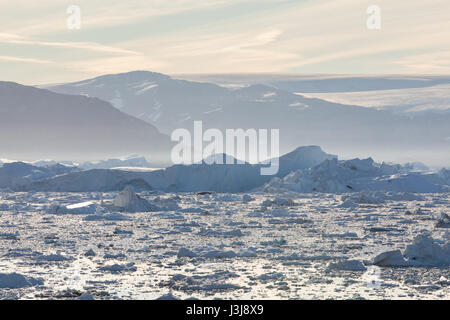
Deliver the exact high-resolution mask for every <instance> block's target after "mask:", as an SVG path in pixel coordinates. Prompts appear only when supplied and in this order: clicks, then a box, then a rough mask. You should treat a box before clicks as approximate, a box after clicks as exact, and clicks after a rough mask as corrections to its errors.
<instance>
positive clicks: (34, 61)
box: [0, 56, 51, 64]
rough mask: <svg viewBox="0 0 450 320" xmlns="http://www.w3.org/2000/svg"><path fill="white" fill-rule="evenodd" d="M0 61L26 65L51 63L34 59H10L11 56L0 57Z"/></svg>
mask: <svg viewBox="0 0 450 320" xmlns="http://www.w3.org/2000/svg"><path fill="white" fill-rule="evenodd" d="M0 61H10V62H26V63H39V64H42V63H51V61H49V60H41V59H34V58H22V57H12V56H0Z"/></svg>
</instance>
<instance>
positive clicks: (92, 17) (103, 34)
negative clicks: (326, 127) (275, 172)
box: [0, 0, 450, 84]
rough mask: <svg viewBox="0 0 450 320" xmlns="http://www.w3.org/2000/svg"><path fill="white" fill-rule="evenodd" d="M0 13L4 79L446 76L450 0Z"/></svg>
mask: <svg viewBox="0 0 450 320" xmlns="http://www.w3.org/2000/svg"><path fill="white" fill-rule="evenodd" d="M70 5H77V6H79V8H80V9H81V28H80V29H69V28H68V27H67V19H68V18H69V16H70V14H68V13H67V8H68V7H69V6H70ZM370 5H377V6H378V7H379V8H380V9H381V29H379V30H378V29H375V30H370V29H368V27H367V24H366V22H367V19H368V18H369V16H370V14H368V13H367V8H368V7H369V6H370ZM0 12H1V18H0V26H1V29H0V80H9V81H17V82H20V83H25V84H42V83H56V82H63V81H73V80H81V79H85V78H88V77H93V76H97V75H101V74H105V73H118V72H126V71H131V70H151V71H157V72H163V73H169V74H170V73H252V72H258V73H259V72H277V73H281V72H286V73H346V74H374V73H387V74H404V73H409V74H411V73H414V74H417V73H422V74H450V16H449V14H450V1H449V0H395V1H393V0H373V1H365V0H145V1H143V0H127V1H123V0H120V1H118V0H95V1H93V0H78V1H65V0H39V1H31V0H14V1H10V0H0Z"/></svg>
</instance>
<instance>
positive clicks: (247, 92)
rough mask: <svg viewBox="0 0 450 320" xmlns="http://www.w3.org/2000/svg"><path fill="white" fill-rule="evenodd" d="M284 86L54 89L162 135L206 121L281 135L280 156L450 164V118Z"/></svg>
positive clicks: (149, 80) (133, 75)
mask: <svg viewBox="0 0 450 320" xmlns="http://www.w3.org/2000/svg"><path fill="white" fill-rule="evenodd" d="M341 80H342V79H341ZM341 80H339V79H337V80H333V81H332V82H331V84H330V86H331V85H333V86H334V85H336V86H337V87H336V88H339V85H338V83H340V82H339V81H341ZM444 80H445V79H444ZM444 80H442V79H441V80H439V79H438V80H436V81H438V82H439V81H441V82H442V81H444ZM317 81H318V80H317ZM342 81H344V84H342V86H343V88H344V87H345V88H346V89H348V88H347V87H348V86H349V85H350V86H351V85H352V84H355V83H358V81H356V80H355V79H352V80H351V81H350V80H345V79H344V80H342ZM349 81H350V82H349ZM374 81H375V82H374ZM386 81H387V80H386ZM436 81H435V82H436ZM348 83H350V84H348ZM364 83H365V85H363V86H362V87H361V89H366V90H367V86H369V84H370V83H372V84H373V85H374V86H375V87H376V88H384V87H383V86H382V85H381V84H382V83H383V79H378V80H377V79H375V80H373V79H372V80H371V79H367V80H365V82H364ZM386 83H387V84H385V86H386V85H388V84H389V86H391V87H392V86H394V87H402V86H405V85H406V84H405V83H407V85H409V86H414V85H416V86H424V81H420V79H419V80H417V79H413V80H408V79H406V80H399V81H397V82H396V80H391V81H387V82H386ZM275 85H278V88H276V87H275ZM280 87H282V86H280V84H279V83H276V82H274V81H272V82H271V85H260V84H252V85H250V86H245V87H241V88H237V89H236V88H234V89H232V88H227V87H222V86H219V85H216V84H212V83H206V82H193V81H187V80H178V79H173V78H171V77H169V76H166V75H162V74H158V73H153V72H146V71H135V72H129V73H124V74H116V75H106V76H101V77H98V78H94V79H89V80H85V81H81V82H76V83H69V84H63V85H58V86H52V87H49V89H50V90H53V91H56V92H60V93H69V94H79V95H88V96H90V97H98V98H100V99H103V100H106V101H109V102H110V103H111V104H113V105H114V106H115V107H116V108H118V109H119V110H121V111H123V112H125V113H128V114H130V115H133V116H135V117H137V118H140V119H142V120H144V121H147V122H148V123H151V124H153V125H154V126H155V127H157V128H158V129H159V130H161V131H162V132H164V133H171V132H172V130H174V129H176V128H187V129H192V126H193V121H194V120H202V121H203V126H204V128H205V129H206V128H218V129H221V130H225V129H228V128H244V129H248V128H268V129H270V128H273V129H280V139H281V141H280V144H281V145H280V147H281V152H282V153H285V152H287V151H288V150H292V149H293V148H295V147H296V146H298V145H321V146H322V147H324V148H326V149H327V150H330V151H331V152H333V153H339V154H341V155H343V156H344V157H347V158H350V157H354V156H355V153H357V154H362V155H367V156H369V155H372V156H375V157H376V158H378V159H383V160H386V161H393V162H408V161H411V160H413V159H414V160H416V161H422V162H424V163H426V164H429V165H433V166H444V165H447V163H446V161H444V160H443V158H447V159H448V158H449V157H450V148H449V147H450V126H449V125H448V123H450V114H434V113H425V114H416V115H414V116H410V115H405V114H395V113H393V112H391V111H388V110H376V109H371V108H365V107H359V106H351V105H345V104H339V103H333V102H329V101H326V100H321V99H316V98H308V97H305V96H302V95H298V94H294V93H293V92H288V91H285V90H281V89H280ZM283 88H284V87H283Z"/></svg>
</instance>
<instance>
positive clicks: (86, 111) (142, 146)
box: [0, 82, 171, 163]
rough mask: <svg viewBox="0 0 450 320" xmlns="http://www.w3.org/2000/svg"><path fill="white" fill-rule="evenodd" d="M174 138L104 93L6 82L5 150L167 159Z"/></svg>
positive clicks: (0, 108)
mask: <svg viewBox="0 0 450 320" xmlns="http://www.w3.org/2000/svg"><path fill="white" fill-rule="evenodd" d="M170 145H171V144H170V140H169V137H168V136H166V135H163V134H161V133H159V132H158V130H157V129H156V128H155V127H154V126H152V125H150V124H148V123H146V122H144V121H142V120H139V119H136V118H133V117H131V116H129V115H127V114H125V113H122V112H120V111H119V110H117V109H116V108H114V107H112V106H111V105H110V104H109V103H107V102H105V101H102V100H99V99H98V98H89V97H85V96H81V95H77V96H74V95H65V94H58V93H54V92H51V91H48V90H45V89H38V88H34V87H29V86H22V85H20V84H17V83H12V82H0V149H1V152H2V155H3V156H5V157H8V158H18V159H40V158H52V159H56V160H59V159H72V160H79V159H99V158H105V157H110V156H117V155H123V154H134V153H139V154H143V155H146V156H147V155H148V156H150V157H153V158H154V161H153V162H154V163H158V161H159V162H160V161H161V160H163V157H162V156H167V155H168V154H169V151H170Z"/></svg>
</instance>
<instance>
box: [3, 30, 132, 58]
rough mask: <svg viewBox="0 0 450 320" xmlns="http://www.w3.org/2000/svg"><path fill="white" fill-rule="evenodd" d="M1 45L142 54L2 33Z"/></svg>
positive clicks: (113, 48) (100, 46)
mask: <svg viewBox="0 0 450 320" xmlns="http://www.w3.org/2000/svg"><path fill="white" fill-rule="evenodd" d="M0 43H8V44H19V45H29V46H45V47H59V48H68V49H82V50H89V51H98V52H105V53H118V54H128V55H130V54H131V55H139V54H140V53H138V52H135V51H132V50H126V49H122V48H119V47H114V46H107V45H103V44H100V43H95V42H76V41H67V42H58V41H41V40H33V39H30V38H28V37H23V36H20V35H15V34H1V33H0Z"/></svg>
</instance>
